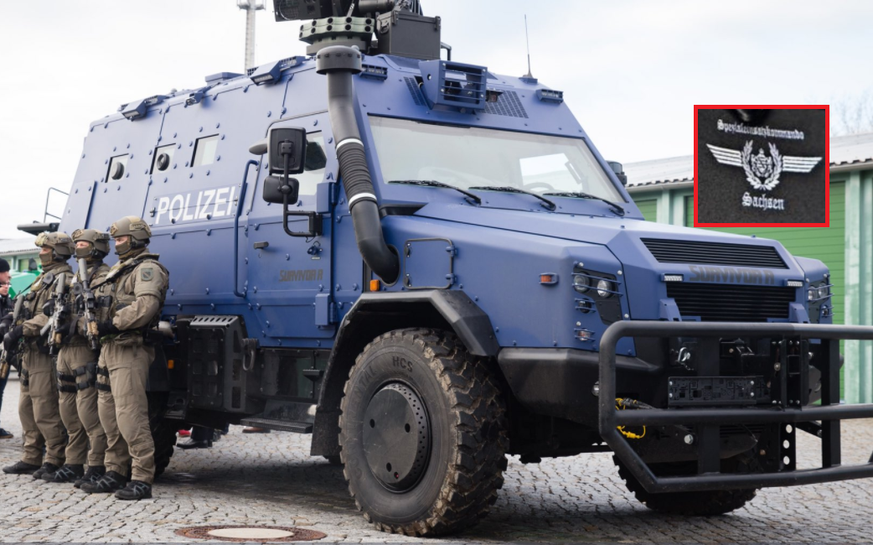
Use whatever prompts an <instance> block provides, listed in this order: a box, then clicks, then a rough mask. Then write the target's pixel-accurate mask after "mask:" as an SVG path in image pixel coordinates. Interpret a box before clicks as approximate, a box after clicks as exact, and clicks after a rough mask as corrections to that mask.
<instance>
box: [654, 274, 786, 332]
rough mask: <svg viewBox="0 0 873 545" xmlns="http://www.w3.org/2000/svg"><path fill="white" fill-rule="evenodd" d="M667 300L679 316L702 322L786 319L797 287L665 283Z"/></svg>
mask: <svg viewBox="0 0 873 545" xmlns="http://www.w3.org/2000/svg"><path fill="white" fill-rule="evenodd" d="M667 297H672V298H673V299H675V300H676V306H677V307H679V313H680V314H681V315H682V316H683V317H684V316H688V317H691V316H699V317H700V319H701V321H704V322H766V321H767V319H768V318H777V319H787V318H788V305H789V303H793V302H794V301H795V299H796V298H797V288H788V287H783V286H737V285H731V284H697V283H693V282H668V283H667Z"/></svg>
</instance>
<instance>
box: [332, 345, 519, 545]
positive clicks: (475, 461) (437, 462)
mask: <svg viewBox="0 0 873 545" xmlns="http://www.w3.org/2000/svg"><path fill="white" fill-rule="evenodd" d="M341 408H342V415H341V416H340V427H341V431H340V445H341V446H342V451H341V453H340V456H341V458H342V462H343V464H344V469H343V473H344V474H345V477H346V480H347V481H348V483H349V491H350V492H351V494H352V497H354V498H355V503H356V504H357V506H358V509H359V510H360V511H362V512H363V514H364V518H366V519H367V520H368V521H370V522H372V523H373V524H374V525H375V526H376V528H378V529H380V530H382V531H386V532H398V533H403V534H406V535H428V536H435V535H441V534H447V533H451V532H457V531H459V530H461V529H463V528H466V527H469V526H471V525H473V524H475V523H476V522H477V521H478V520H479V519H480V518H482V517H484V516H485V515H486V514H487V513H488V510H489V509H490V506H491V505H492V504H493V503H494V502H495V500H496V499H497V490H498V489H500V487H501V486H502V485H503V471H504V469H506V458H505V455H504V453H505V452H506V448H507V443H508V439H507V435H506V429H505V425H504V405H503V401H502V399H501V397H500V392H499V389H498V387H497V386H496V385H495V382H494V379H493V377H492V375H491V374H490V373H489V371H488V368H487V365H486V362H485V361H484V360H482V359H481V358H477V357H475V356H472V355H470V354H469V353H468V352H467V350H466V348H465V347H464V346H463V344H462V343H461V342H460V341H459V340H458V339H457V337H455V335H454V334H452V333H447V332H444V331H439V330H433V329H402V330H397V331H391V332H389V333H386V334H384V335H382V336H380V337H378V338H377V339H375V340H374V341H373V342H372V343H370V344H369V345H367V347H366V348H365V349H364V351H363V352H362V353H361V354H360V355H359V356H358V358H357V360H356V362H355V366H354V367H353V368H352V370H351V372H350V374H349V380H348V382H347V383H346V386H345V397H344V398H343V400H342V405H341Z"/></svg>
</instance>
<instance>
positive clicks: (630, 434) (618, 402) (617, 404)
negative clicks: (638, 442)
mask: <svg viewBox="0 0 873 545" xmlns="http://www.w3.org/2000/svg"><path fill="white" fill-rule="evenodd" d="M622 401H624V398H621V397H618V398H616V399H615V408H616V409H617V410H619V411H623V410H624V406H622V404H621V402H622ZM616 429H617V430H618V432H619V433H620V434H622V435H624V436H625V437H627V438H628V439H642V438H643V437H645V436H646V427H645V426H643V434H642V435H638V434H636V433H634V432H632V431H627V430H625V429H624V426H616Z"/></svg>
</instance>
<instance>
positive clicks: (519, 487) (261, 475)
mask: <svg viewBox="0 0 873 545" xmlns="http://www.w3.org/2000/svg"><path fill="white" fill-rule="evenodd" d="M17 402H18V382H17V380H15V379H12V380H10V382H9V384H8V386H7V388H6V392H5V395H4V399H3V409H2V419H0V423H2V425H3V427H5V428H6V429H7V430H9V431H12V432H13V433H14V434H15V438H14V439H5V440H0V464H3V465H6V464H8V463H12V462H14V461H16V460H17V459H18V457H19V455H20V449H21V446H20V445H21V440H20V438H21V428H20V425H19V423H18V416H17ZM843 429H844V441H843V445H844V461H845V463H860V462H865V461H867V458H868V457H869V456H870V451H871V448H873V441H871V440H870V438H869V435H870V434H871V433H873V421H854V422H848V423H845V424H844V428H843ZM799 447H800V449H801V451H805V453H806V454H807V455H810V454H811V455H812V456H811V457H809V459H808V461H809V462H810V463H818V461H819V457H818V456H817V452H818V449H817V445H816V442H815V440H813V438H811V437H803V436H802V435H801V439H799ZM308 452H309V438H308V436H300V435H296V434H290V433H279V432H273V433H271V434H263V435H243V434H242V428H240V427H231V431H230V434H229V435H227V436H225V437H224V438H223V439H222V440H221V441H219V442H217V443H216V444H215V447H214V448H212V449H210V450H195V451H182V450H179V449H176V454H175V455H174V457H173V460H172V462H171V463H170V467H169V469H168V471H167V473H166V474H165V475H164V476H163V477H161V478H160V479H159V480H158V482H157V484H156V485H155V489H154V494H155V497H154V499H151V500H144V501H140V502H121V501H117V500H115V499H114V498H113V497H111V496H106V495H91V496H89V495H87V494H84V493H82V492H80V491H78V490H75V489H74V488H73V487H72V486H71V485H54V484H49V483H44V482H41V481H39V482H38V481H34V480H33V479H32V478H31V477H30V476H13V475H6V474H2V473H0V498H2V501H0V521H2V530H0V540H2V541H53V542H63V541H115V542H119V541H122V542H127V541H133V542H154V541H164V542H166V541H172V542H196V541H195V540H189V539H186V538H182V537H180V536H177V535H176V534H175V531H176V530H177V529H179V528H182V527H186V526H197V525H222V524H232V525H235V524H239V525H279V526H298V527H303V528H307V529H312V530H318V531H321V532H324V533H325V534H327V538H325V539H324V540H323V541H325V542H361V541H364V542H399V541H404V542H409V541H428V540H416V539H414V538H409V537H405V536H396V535H389V534H383V533H381V532H377V531H375V530H373V529H372V528H371V527H370V526H369V525H368V524H367V523H366V522H365V521H364V519H363V518H362V517H361V516H360V514H359V513H357V511H356V510H355V505H354V502H353V501H352V500H351V498H350V497H349V494H348V491H347V489H346V483H345V481H344V479H343V476H342V471H341V469H340V468H339V467H336V466H331V465H330V464H329V463H328V462H327V461H326V460H323V459H321V458H312V457H309V456H308V455H307V453H308ZM801 459H802V458H801ZM871 520H873V480H867V481H850V482H841V483H831V484H824V485H813V486H805V487H797V488H784V489H767V490H764V491H761V492H760V493H759V494H758V497H757V498H756V499H755V500H754V501H752V502H751V503H750V504H749V505H747V507H745V508H743V509H740V510H738V511H736V512H734V513H733V514H731V515H726V516H721V517H712V518H706V519H703V518H697V519H690V518H687V519H686V518H681V517H672V516H664V515H659V514H657V513H654V512H652V511H649V510H647V509H646V508H645V507H643V506H642V505H640V504H638V503H637V502H636V500H634V498H633V496H632V495H631V494H630V493H628V492H627V491H626V490H625V488H624V486H623V483H622V482H621V481H619V479H618V477H617V475H616V471H615V469H614V467H613V464H612V461H611V458H610V456H608V455H605V454H596V455H583V456H577V457H574V458H563V459H557V460H546V461H544V462H543V463H541V464H538V465H536V464H535V465H522V464H521V463H519V462H518V459H517V458H512V459H510V462H509V469H508V471H507V474H506V485H505V486H504V488H503V490H502V491H501V493H500V498H499V500H498V502H497V505H495V506H494V508H493V510H492V512H491V514H490V515H489V517H488V518H486V519H485V520H484V521H483V522H482V523H481V524H480V525H479V526H477V527H475V528H474V529H471V530H468V531H467V532H465V533H464V534H462V535H461V536H457V537H456V538H455V539H458V540H463V541H466V542H496V541H507V540H512V541H525V542H533V541H542V542H566V541H586V542H598V541H599V542H640V541H645V542H672V541H685V542H692V541H698V542H699V541H704V542H737V541H746V542H749V541H755V542H789V541H791V542H802V541H803V542H808V541H815V542H838V543H846V542H852V543H858V542H869V541H871V539H873V536H871V533H870V532H871V531H870V529H869V523H870V521H871ZM440 543H444V542H443V541H440Z"/></svg>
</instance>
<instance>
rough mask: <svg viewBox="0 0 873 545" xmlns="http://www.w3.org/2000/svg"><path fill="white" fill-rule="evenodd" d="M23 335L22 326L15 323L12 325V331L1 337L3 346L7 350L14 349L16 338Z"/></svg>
mask: <svg viewBox="0 0 873 545" xmlns="http://www.w3.org/2000/svg"><path fill="white" fill-rule="evenodd" d="M23 336H24V328H23V327H22V326H20V325H17V326H15V327H13V328H12V331H10V332H9V333H7V334H6V335H5V336H4V337H3V348H5V349H6V351H7V352H12V351H13V350H15V344H16V343H18V339H20V338H21V337H23Z"/></svg>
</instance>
